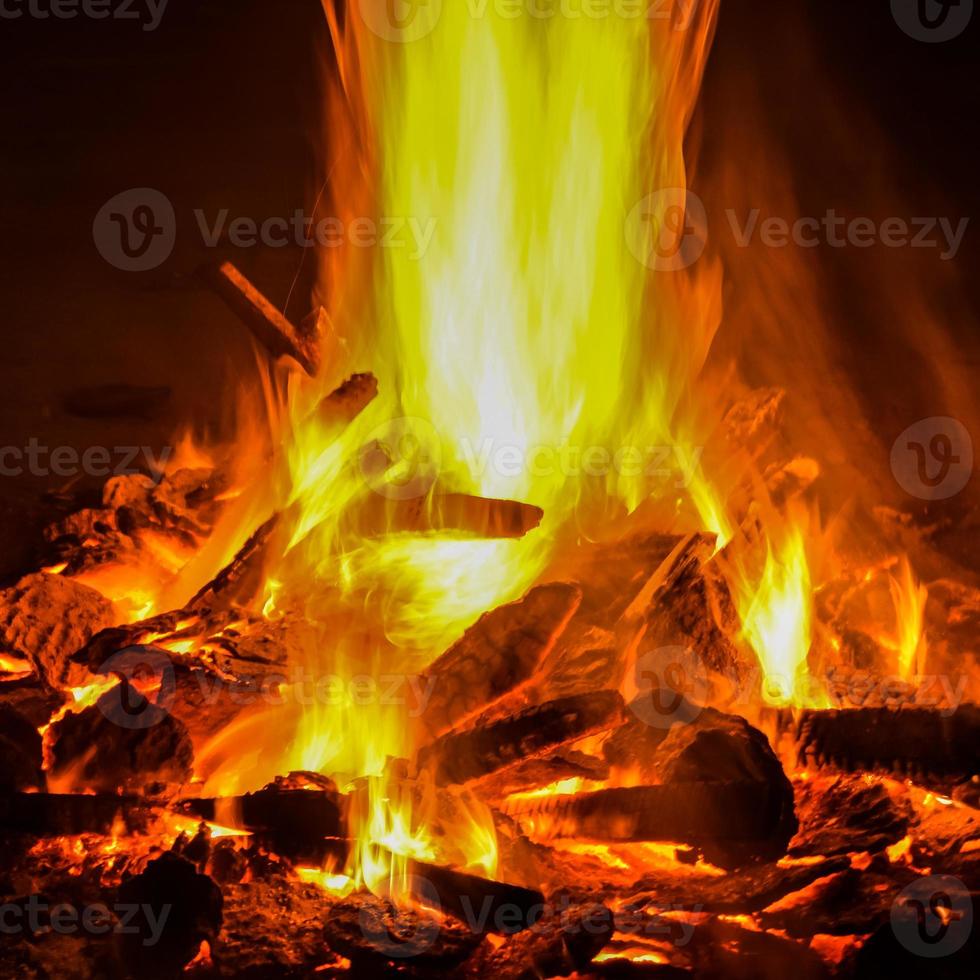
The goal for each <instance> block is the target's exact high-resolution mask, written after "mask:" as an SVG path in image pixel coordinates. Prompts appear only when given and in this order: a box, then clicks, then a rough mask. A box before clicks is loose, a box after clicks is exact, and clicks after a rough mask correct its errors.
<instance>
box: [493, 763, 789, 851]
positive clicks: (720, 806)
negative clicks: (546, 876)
mask: <svg viewBox="0 0 980 980" xmlns="http://www.w3.org/2000/svg"><path fill="white" fill-rule="evenodd" d="M504 809H505V812H507V813H509V814H511V815H512V816H515V817H517V818H518V820H519V822H520V823H521V824H522V826H525V827H527V828H528V829H529V830H530V831H531V832H533V835H534V836H535V837H544V838H578V839H580V840H591V841H604V842H612V841H624V842H625V841H671V842H675V843H684V844H691V845H694V846H696V847H699V848H701V849H703V850H704V851H705V856H706V857H708V859H709V860H710V861H712V863H715V864H718V865H719V866H720V867H728V868H731V867H739V866H740V865H743V864H745V863H750V862H751V861H752V860H759V859H771V858H774V857H779V856H780V855H782V854H784V853H785V852H786V844H787V842H788V840H789V837H788V836H787V835H786V829H785V826H784V824H785V817H784V801H783V799H782V797H781V794H780V792H779V789H778V788H774V787H772V786H769V785H767V784H766V783H753V782H738V783H724V782H690V783H673V784H671V785H669V786H636V787H627V788H616V789H603V790H598V791H596V792H594V793H579V794H565V795H557V796H545V797H530V798H524V799H521V798H516V799H512V800H510V801H508V802H507V804H505V807H504ZM790 836H791V835H790Z"/></svg>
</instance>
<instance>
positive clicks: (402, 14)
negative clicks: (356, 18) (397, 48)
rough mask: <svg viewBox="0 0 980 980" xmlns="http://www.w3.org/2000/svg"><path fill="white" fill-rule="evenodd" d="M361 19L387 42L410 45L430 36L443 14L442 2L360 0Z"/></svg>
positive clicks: (423, 0)
mask: <svg viewBox="0 0 980 980" xmlns="http://www.w3.org/2000/svg"><path fill="white" fill-rule="evenodd" d="M359 3H360V8H361V17H362V18H363V20H364V23H365V24H367V26H368V27H369V28H370V30H371V32H372V33H374V34H377V35H378V37H380V38H383V39H384V40H385V41H394V42H396V43H398V44H408V43H409V42H410V41H418V40H419V38H423V37H425V36H426V35H427V34H431V33H432V31H433V30H434V28H435V26H436V24H437V23H438V21H439V18H440V16H441V15H442V0H359Z"/></svg>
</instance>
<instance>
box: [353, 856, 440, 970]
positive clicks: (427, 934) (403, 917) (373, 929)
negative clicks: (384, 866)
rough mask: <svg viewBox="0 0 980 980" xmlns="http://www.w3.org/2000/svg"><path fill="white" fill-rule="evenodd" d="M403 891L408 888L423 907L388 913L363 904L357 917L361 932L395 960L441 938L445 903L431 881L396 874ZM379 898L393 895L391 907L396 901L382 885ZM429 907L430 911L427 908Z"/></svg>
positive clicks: (412, 955)
mask: <svg viewBox="0 0 980 980" xmlns="http://www.w3.org/2000/svg"><path fill="white" fill-rule="evenodd" d="M396 880H397V882H398V887H399V889H400V890H403V891H407V892H408V893H409V894H411V895H412V897H413V899H414V900H415V901H416V902H417V903H419V904H420V905H422V906H425V908H423V909H416V908H407V907H406V908H405V909H403V910H401V911H399V912H395V913H394V914H392V915H390V916H386V915H384V914H383V913H382V911H381V910H379V908H378V907H377V906H376V905H374V904H368V905H364V906H362V907H361V911H360V915H359V916H358V918H359V921H360V926H361V934H362V935H363V936H364V938H365V939H366V940H367V942H368V943H369V944H370V945H371V947H372V948H374V949H376V950H377V951H378V952H379V953H381V954H383V955H384V956H386V957H388V958H389V959H393V960H406V959H411V958H413V957H415V956H418V955H419V954H420V953H424V952H425V951H426V950H427V949H429V948H430V947H431V946H432V944H433V943H434V942H435V941H436V940H437V939H438V938H439V933H440V932H441V929H440V927H439V913H440V912H441V911H442V905H441V904H440V902H439V895H438V893H437V892H436V889H435V887H434V886H433V884H432V882H430V881H428V880H427V879H425V878H420V877H419V876H418V875H404V876H403V875H397V876H396ZM379 895H380V897H382V898H390V899H391V902H392V905H391V908H392V910H394V909H396V908H397V907H398V906H397V903H396V902H395V899H394V897H392V896H390V895H389V894H388V893H387V889H386V888H385V885H382V886H381V891H380V892H379ZM426 909H428V910H431V911H426Z"/></svg>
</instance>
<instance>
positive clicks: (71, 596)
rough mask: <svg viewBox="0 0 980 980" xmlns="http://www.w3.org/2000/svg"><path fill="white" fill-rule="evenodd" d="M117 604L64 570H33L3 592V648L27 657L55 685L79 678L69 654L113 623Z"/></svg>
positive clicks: (0, 645) (1, 650) (0, 605)
mask: <svg viewBox="0 0 980 980" xmlns="http://www.w3.org/2000/svg"><path fill="white" fill-rule="evenodd" d="M113 617H114V612H113V608H112V603H111V602H109V600H108V599H105V598H104V597H103V596H102V595H101V594H100V593H98V592H96V591H95V589H90V588H89V587H88V586H86V585H82V584H81V583H79V582H74V581H72V580H71V579H69V578H63V577H62V576H60V575H48V574H46V573H44V572H40V573H38V574H36V575H28V576H27V577H26V578H23V579H21V580H20V581H19V582H18V583H17V584H16V585H15V586H13V587H12V588H10V589H5V590H4V591H3V592H0V653H2V654H4V655H5V656H9V657H14V658H17V659H20V660H24V661H26V662H27V663H28V664H29V665H30V666H31V667H32V668H33V669H34V671H35V672H36V673H37V674H38V676H39V677H40V678H42V679H43V680H44V682H45V683H46V684H48V685H49V686H51V687H61V686H70V684H71V682H72V681H73V680H75V681H77V680H79V672H78V671H77V670H76V671H72V669H71V665H70V662H69V659H70V657H71V655H72V654H73V653H75V652H76V651H77V650H78V649H80V648H81V647H82V646H84V645H85V644H86V643H87V642H88V641H89V639H91V637H92V636H93V635H95V634H96V633H98V632H99V631H100V630H102V629H105V628H106V627H107V626H111V625H112V623H113Z"/></svg>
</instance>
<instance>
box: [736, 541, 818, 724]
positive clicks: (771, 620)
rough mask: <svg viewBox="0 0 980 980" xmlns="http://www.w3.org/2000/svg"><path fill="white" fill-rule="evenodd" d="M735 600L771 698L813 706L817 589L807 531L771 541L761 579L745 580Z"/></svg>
mask: <svg viewBox="0 0 980 980" xmlns="http://www.w3.org/2000/svg"><path fill="white" fill-rule="evenodd" d="M735 598H736V604H737V605H738V609H739V613H740V615H741V620H742V628H743V631H744V635H745V637H746V639H747V640H748V642H749V644H750V645H751V647H752V649H753V650H755V652H756V654H757V655H758V657H759V661H760V663H761V665H762V669H763V673H764V682H763V689H762V694H763V697H764V698H765V700H766V701H767V702H769V703H770V704H774V705H785V704H805V703H807V695H808V691H807V690H806V681H807V670H806V667H807V655H808V654H809V652H810V643H811V639H812V635H811V631H812V620H813V608H812V604H813V590H812V583H811V579H810V567H809V563H808V561H807V553H806V541H805V539H804V536H803V530H802V528H801V527H799V526H797V525H793V526H790V527H787V528H785V529H784V533H783V536H782V540H779V541H777V542H776V543H773V542H772V541H771V540H767V541H766V542H765V563H764V568H763V571H762V575H761V577H760V578H759V579H758V580H757V581H752V580H751V579H750V578H744V577H742V578H740V579H739V580H738V581H737V582H736V596H735Z"/></svg>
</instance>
